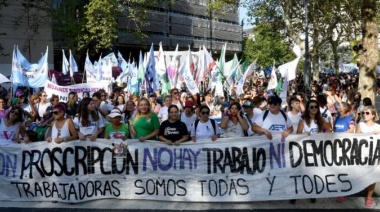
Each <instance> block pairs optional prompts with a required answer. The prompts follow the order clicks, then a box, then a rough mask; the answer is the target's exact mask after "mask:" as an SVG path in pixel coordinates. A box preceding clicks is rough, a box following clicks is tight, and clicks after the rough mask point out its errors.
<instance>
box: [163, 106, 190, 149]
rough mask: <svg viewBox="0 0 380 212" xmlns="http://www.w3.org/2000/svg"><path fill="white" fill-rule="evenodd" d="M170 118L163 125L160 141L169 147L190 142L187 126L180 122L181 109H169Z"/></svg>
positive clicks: (171, 107)
mask: <svg viewBox="0 0 380 212" xmlns="http://www.w3.org/2000/svg"><path fill="white" fill-rule="evenodd" d="M168 113H169V118H168V120H165V121H163V122H162V123H161V126H160V130H159V133H158V139H159V140H160V141H163V142H165V143H166V144H168V145H173V144H174V145H176V146H178V145H180V144H181V143H182V142H185V141H188V140H189V134H188V131H187V127H186V124H185V123H183V122H182V121H180V120H178V117H179V115H178V114H179V109H178V107H177V105H170V106H169V108H168Z"/></svg>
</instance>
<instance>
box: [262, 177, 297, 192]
mask: <svg viewBox="0 0 380 212" xmlns="http://www.w3.org/2000/svg"><path fill="white" fill-rule="evenodd" d="M298 177H301V175H295V176H289V178H294V191H295V194H298V186H297V185H298V183H297V178H298ZM267 180H268V179H267Z"/></svg>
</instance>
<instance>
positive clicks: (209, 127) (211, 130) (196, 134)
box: [191, 105, 220, 142]
mask: <svg viewBox="0 0 380 212" xmlns="http://www.w3.org/2000/svg"><path fill="white" fill-rule="evenodd" d="M219 135H220V132H219V127H218V125H217V123H216V121H214V120H212V119H210V108H209V107H208V106H207V105H202V106H201V107H200V119H199V120H195V121H194V123H193V124H192V126H191V140H192V141H194V142H198V141H200V140H210V139H211V141H216V139H218V137H219Z"/></svg>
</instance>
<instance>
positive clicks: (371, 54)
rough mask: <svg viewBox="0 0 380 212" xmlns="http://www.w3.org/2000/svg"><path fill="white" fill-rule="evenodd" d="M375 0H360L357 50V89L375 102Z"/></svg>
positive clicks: (376, 23)
mask: <svg viewBox="0 0 380 212" xmlns="http://www.w3.org/2000/svg"><path fill="white" fill-rule="evenodd" d="M376 3H377V1H376V0H362V7H361V17H362V26H363V50H362V52H359V54H360V56H359V91H360V93H361V95H362V97H369V98H371V100H372V102H373V103H374V104H375V93H376V68H377V64H378V61H379V49H378V34H379V29H378V19H377V7H376V6H377V5H376Z"/></svg>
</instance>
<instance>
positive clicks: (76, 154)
mask: <svg viewBox="0 0 380 212" xmlns="http://www.w3.org/2000/svg"><path fill="white" fill-rule="evenodd" d="M80 153H81V154H82V157H80ZM86 158H87V149H86V148H85V147H82V146H76V147H75V151H74V159H75V163H76V166H75V175H79V173H80V171H79V167H80V165H82V171H83V174H84V175H86V174H87V166H86Z"/></svg>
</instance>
